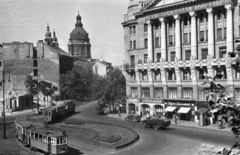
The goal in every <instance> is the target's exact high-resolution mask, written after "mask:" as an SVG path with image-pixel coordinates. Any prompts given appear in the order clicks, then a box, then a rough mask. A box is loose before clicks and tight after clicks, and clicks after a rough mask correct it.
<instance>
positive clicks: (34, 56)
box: [33, 50, 37, 58]
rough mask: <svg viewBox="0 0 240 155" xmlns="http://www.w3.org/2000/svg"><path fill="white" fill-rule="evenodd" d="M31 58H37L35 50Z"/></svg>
mask: <svg viewBox="0 0 240 155" xmlns="http://www.w3.org/2000/svg"><path fill="white" fill-rule="evenodd" d="M33 58H37V50H33Z"/></svg>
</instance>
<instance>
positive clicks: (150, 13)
mask: <svg viewBox="0 0 240 155" xmlns="http://www.w3.org/2000/svg"><path fill="white" fill-rule="evenodd" d="M232 1H233V0H194V1H193V0H186V1H181V2H176V3H173V4H167V5H163V6H159V7H155V8H151V9H146V10H142V11H140V12H137V13H136V14H134V15H135V16H136V17H137V18H138V17H141V16H146V19H157V18H160V17H167V16H173V15H177V14H183V13H189V12H192V11H198V10H204V9H206V8H212V7H218V6H223V5H228V4H233V2H232ZM181 6H182V7H181Z"/></svg>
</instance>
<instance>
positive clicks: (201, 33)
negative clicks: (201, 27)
mask: <svg viewBox="0 0 240 155" xmlns="http://www.w3.org/2000/svg"><path fill="white" fill-rule="evenodd" d="M199 37H200V41H204V31H200V33H199Z"/></svg>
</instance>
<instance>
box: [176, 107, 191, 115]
mask: <svg viewBox="0 0 240 155" xmlns="http://www.w3.org/2000/svg"><path fill="white" fill-rule="evenodd" d="M190 109H191V108H183V107H181V108H180V109H179V110H178V113H182V114H186V113H188V112H189V110H190Z"/></svg>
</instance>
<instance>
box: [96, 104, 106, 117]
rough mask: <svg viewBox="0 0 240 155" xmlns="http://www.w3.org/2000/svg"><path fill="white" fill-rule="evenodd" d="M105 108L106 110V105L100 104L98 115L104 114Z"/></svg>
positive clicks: (97, 110) (97, 108)
mask: <svg viewBox="0 0 240 155" xmlns="http://www.w3.org/2000/svg"><path fill="white" fill-rule="evenodd" d="M104 110H105V108H104V105H102V104H98V105H97V107H96V114H97V115H100V114H104Z"/></svg>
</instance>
